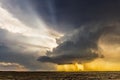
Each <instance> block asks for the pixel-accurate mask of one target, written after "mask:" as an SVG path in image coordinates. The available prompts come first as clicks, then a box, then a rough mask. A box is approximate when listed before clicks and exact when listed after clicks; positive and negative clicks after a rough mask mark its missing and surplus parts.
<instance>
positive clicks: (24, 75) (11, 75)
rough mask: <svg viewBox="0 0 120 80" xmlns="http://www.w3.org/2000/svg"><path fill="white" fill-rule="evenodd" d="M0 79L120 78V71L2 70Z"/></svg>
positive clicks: (72, 79) (71, 79) (97, 79)
mask: <svg viewBox="0 0 120 80" xmlns="http://www.w3.org/2000/svg"><path fill="white" fill-rule="evenodd" d="M0 80H120V72H0Z"/></svg>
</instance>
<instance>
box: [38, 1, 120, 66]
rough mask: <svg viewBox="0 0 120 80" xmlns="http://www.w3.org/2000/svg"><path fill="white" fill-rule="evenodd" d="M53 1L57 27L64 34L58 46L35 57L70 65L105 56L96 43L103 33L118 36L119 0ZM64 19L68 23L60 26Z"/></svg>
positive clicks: (43, 60)
mask: <svg viewBox="0 0 120 80" xmlns="http://www.w3.org/2000/svg"><path fill="white" fill-rule="evenodd" d="M54 2H55V4H54V5H56V15H57V19H58V26H59V28H58V29H59V30H62V28H63V29H64V30H65V31H66V32H65V33H66V34H65V36H64V37H63V38H61V39H60V40H58V43H59V46H57V47H56V48H54V49H53V51H48V52H47V53H46V56H41V57H40V58H39V59H38V60H39V61H41V62H52V63H56V64H69V63H75V62H78V63H84V62H89V61H92V60H94V59H96V58H104V57H105V56H104V54H103V53H102V52H100V47H99V45H98V42H99V40H100V39H101V37H102V36H105V37H107V36H108V35H109V36H116V35H117V36H118V37H119V36H120V33H119V32H120V27H119V18H120V16H119V14H118V13H120V11H119V8H120V6H119V4H120V2H119V1H113V0H110V1H108V0H105V1H95V0H92V1H88V0H85V1H79V0H75V1H73V0H69V1H68V0H66V1H62V0H61V1H54ZM63 6H64V7H63ZM63 22H66V23H65V24H68V25H70V26H61V24H63ZM71 25H72V27H71ZM66 29H68V30H66ZM64 30H63V32H64ZM105 37H104V38H105ZM109 39H110V38H108V39H106V41H107V42H108V41H109V43H112V42H115V41H117V39H116V38H114V40H115V41H112V40H109ZM117 44H119V43H117Z"/></svg>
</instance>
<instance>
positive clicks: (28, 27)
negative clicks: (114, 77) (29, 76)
mask: <svg viewBox="0 0 120 80" xmlns="http://www.w3.org/2000/svg"><path fill="white" fill-rule="evenodd" d="M91 70H92V71H111V70H112V71H120V1H119V0H0V71H91Z"/></svg>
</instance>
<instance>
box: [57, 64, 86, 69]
mask: <svg viewBox="0 0 120 80" xmlns="http://www.w3.org/2000/svg"><path fill="white" fill-rule="evenodd" d="M83 70H84V67H83V65H82V64H78V63H74V64H64V65H57V71H83Z"/></svg>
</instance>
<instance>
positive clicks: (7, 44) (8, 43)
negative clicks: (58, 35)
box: [0, 29, 53, 70]
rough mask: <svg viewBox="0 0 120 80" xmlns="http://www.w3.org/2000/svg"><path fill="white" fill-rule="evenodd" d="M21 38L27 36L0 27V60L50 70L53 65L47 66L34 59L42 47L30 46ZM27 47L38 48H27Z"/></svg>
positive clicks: (31, 68) (35, 68) (30, 68)
mask: <svg viewBox="0 0 120 80" xmlns="http://www.w3.org/2000/svg"><path fill="white" fill-rule="evenodd" d="M17 38H18V39H20V40H17ZM22 39H24V40H26V39H27V37H25V36H22V35H21V34H15V33H11V32H8V31H6V30H3V29H0V62H10V63H18V64H20V65H23V66H24V67H25V68H27V69H28V70H40V69H42V70H48V69H51V70H52V69H53V67H47V66H48V64H45V63H39V62H38V61H36V59H37V55H38V54H39V52H40V51H42V50H43V48H44V47H42V46H41V47H40V46H34V45H31V46H30V45H29V43H28V44H25V43H26V42H20V41H21V40H22ZM29 47H33V48H34V47H35V48H38V49H39V50H29V49H28V48H29ZM44 49H45V48H44ZM45 66H46V67H45Z"/></svg>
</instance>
